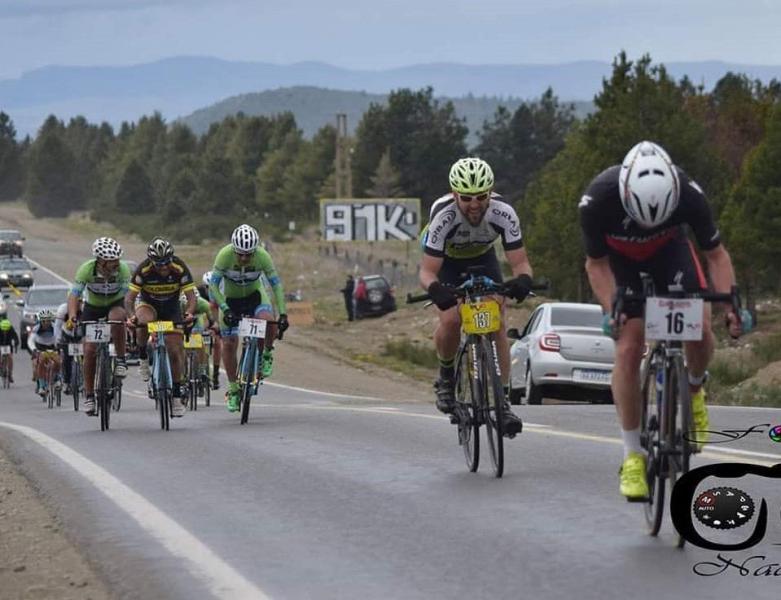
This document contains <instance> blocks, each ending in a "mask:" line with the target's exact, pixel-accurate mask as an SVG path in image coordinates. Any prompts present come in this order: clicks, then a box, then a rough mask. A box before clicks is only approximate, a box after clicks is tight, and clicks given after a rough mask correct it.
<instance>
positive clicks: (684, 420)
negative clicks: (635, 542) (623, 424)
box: [611, 277, 741, 548]
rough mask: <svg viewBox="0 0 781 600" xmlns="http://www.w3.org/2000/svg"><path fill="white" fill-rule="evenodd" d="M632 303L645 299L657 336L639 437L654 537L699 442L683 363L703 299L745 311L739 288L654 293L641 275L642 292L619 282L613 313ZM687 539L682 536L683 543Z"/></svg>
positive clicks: (696, 336)
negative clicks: (668, 499)
mask: <svg viewBox="0 0 781 600" xmlns="http://www.w3.org/2000/svg"><path fill="white" fill-rule="evenodd" d="M628 302H633V303H644V304H645V339H646V340H650V341H654V345H653V347H652V349H651V350H650V352H649V354H648V356H647V358H646V360H645V363H644V365H643V368H642V373H641V381H642V388H641V390H642V407H641V422H640V441H641V444H642V447H643V449H644V450H645V451H646V453H647V463H646V476H647V480H648V489H649V496H648V498H647V499H641V500H639V501H640V502H643V503H644V515H645V521H646V525H647V528H648V533H649V535H652V536H656V535H657V534H658V533H659V529H660V528H661V525H662V517H663V515H664V503H665V488H666V487H667V483H668V482H669V486H670V490H672V488H673V486H674V485H675V481H676V480H677V479H678V477H679V476H680V475H683V474H685V473H687V472H688V471H689V465H690V460H691V455H692V454H693V453H694V452H695V450H696V444H695V443H694V442H693V441H691V440H692V438H691V437H690V436H689V432H691V430H692V408H691V393H690V391H689V376H688V371H687V367H686V362H685V354H684V346H683V342H685V341H699V340H701V339H702V335H703V326H704V312H703V311H704V304H703V303H704V302H723V303H728V304H730V305H731V306H732V309H733V311H735V314H737V315H739V314H741V308H740V297H739V295H738V290H737V288H736V287H733V288H732V291H731V292H730V293H728V294H723V293H711V292H685V291H683V288H682V286H680V285H671V286H669V289H668V291H667V293H666V294H656V293H655V290H654V286H653V282H652V281H650V279H649V278H646V277H644V278H643V292H642V293H637V292H635V291H633V290H632V289H628V288H624V287H619V288H618V289H617V290H616V298H615V301H614V303H613V310H612V315H611V316H612V318H613V319H614V322H615V323H619V322H620V321H619V319H620V316H621V314H622V313H623V311H624V307H625V306H626V304H627V303H628ZM684 543H685V539H684V538H683V537H682V536H680V535H679V536H678V542H677V545H678V547H679V548H682V547H683V545H684Z"/></svg>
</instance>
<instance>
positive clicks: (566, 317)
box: [550, 306, 602, 328]
mask: <svg viewBox="0 0 781 600" xmlns="http://www.w3.org/2000/svg"><path fill="white" fill-rule="evenodd" d="M550 322H551V325H553V326H554V327H596V328H601V327H602V311H601V310H594V309H593V308H592V307H591V306H584V307H583V308H573V307H564V306H556V307H553V309H551V315H550Z"/></svg>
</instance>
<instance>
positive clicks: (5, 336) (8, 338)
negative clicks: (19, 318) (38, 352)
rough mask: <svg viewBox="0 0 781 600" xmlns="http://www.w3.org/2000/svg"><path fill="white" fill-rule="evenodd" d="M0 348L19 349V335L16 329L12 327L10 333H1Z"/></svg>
mask: <svg viewBox="0 0 781 600" xmlns="http://www.w3.org/2000/svg"><path fill="white" fill-rule="evenodd" d="M0 346H11V347H13V348H18V347H19V335H18V334H17V333H16V329H14V328H13V327H11V329H9V330H8V331H0Z"/></svg>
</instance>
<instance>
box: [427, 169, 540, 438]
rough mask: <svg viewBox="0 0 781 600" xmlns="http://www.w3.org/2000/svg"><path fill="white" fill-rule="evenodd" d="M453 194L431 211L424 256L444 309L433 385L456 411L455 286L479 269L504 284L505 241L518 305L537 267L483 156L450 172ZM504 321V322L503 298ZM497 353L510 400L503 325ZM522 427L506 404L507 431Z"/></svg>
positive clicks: (441, 405) (444, 407) (431, 290)
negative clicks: (501, 257)
mask: <svg viewBox="0 0 781 600" xmlns="http://www.w3.org/2000/svg"><path fill="white" fill-rule="evenodd" d="M449 179H450V189H451V192H450V193H449V194H446V195H444V196H442V197H441V198H439V199H438V200H437V201H436V202H434V204H433V205H432V207H431V216H430V219H429V223H428V225H427V226H426V228H425V229H424V231H423V258H422V259H421V262H420V284H421V286H423V289H425V290H426V291H427V292H428V294H429V296H431V299H432V300H433V302H434V304H436V306H437V308H438V309H439V325H438V326H437V329H436V331H435V332H434V345H435V346H436V350H437V356H438V358H439V379H438V380H437V381H436V382H435V384H434V387H435V389H436V395H437V408H438V409H439V410H440V411H442V412H443V413H452V412H453V408H454V405H455V381H454V377H455V365H454V361H455V357H456V353H457V352H458V345H459V342H460V340H461V317H460V315H459V313H458V310H457V308H456V305H457V304H458V300H457V298H456V295H455V294H454V293H453V288H454V287H457V286H459V285H461V284H462V283H464V281H465V280H466V279H467V277H468V276H467V275H466V270H467V268H469V267H475V266H480V267H483V269H484V274H485V275H486V276H488V277H490V278H491V279H492V280H494V281H495V282H496V283H502V271H501V268H500V266H499V261H498V260H497V258H496V251H495V250H494V243H495V242H496V240H497V239H499V238H501V240H502V247H503V248H504V253H505V256H506V257H507V262H509V263H510V268H511V270H512V274H513V278H512V279H510V280H508V281H507V282H505V285H506V286H508V289H509V292H510V294H509V295H510V296H511V297H512V298H514V299H516V300H518V301H520V300H523V299H524V298H526V296H527V295H528V294H529V292H530V290H531V286H532V279H531V276H532V268H531V265H530V264H529V258H528V256H527V255H526V249H525V248H524V247H523V237H522V235H521V225H520V222H519V220H518V215H517V214H516V213H515V210H514V209H513V207H512V206H510V205H509V204H507V203H506V202H504V201H503V200H502V198H501V196H500V195H499V194H497V193H495V192H494V191H493V189H494V174H493V171H492V170H491V167H490V166H489V165H488V163H487V162H485V161H484V160H481V159H479V158H462V159H460V160H458V161H456V162H455V163H454V164H453V166H452V167H451V168H450V177H449ZM498 301H499V302H500V303H501V304H502V307H503V308H502V319H503V320H504V299H503V298H499V299H498ZM496 345H497V354H498V356H499V364H500V368H501V371H502V383H503V384H504V388H505V396H508V395H509V389H508V388H509V377H510V345H509V342H508V340H507V332H506V329H505V327H504V324H503V325H502V327H501V329H500V330H499V331H497V333H496ZM522 428H523V424H522V422H521V419H520V417H518V416H517V415H515V414H514V413H513V412H512V411H511V410H510V404H509V402H505V406H504V433H505V435H506V436H508V437H513V436H515V435H516V434H518V433H520V432H521V430H522Z"/></svg>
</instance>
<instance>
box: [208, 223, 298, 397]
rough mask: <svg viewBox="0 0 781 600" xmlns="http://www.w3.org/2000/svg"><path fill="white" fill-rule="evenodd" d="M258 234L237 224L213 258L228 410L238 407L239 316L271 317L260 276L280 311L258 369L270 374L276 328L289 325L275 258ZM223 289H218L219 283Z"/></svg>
mask: <svg viewBox="0 0 781 600" xmlns="http://www.w3.org/2000/svg"><path fill="white" fill-rule="evenodd" d="M259 243H260V237H259V236H258V232H257V230H256V229H255V228H254V227H251V226H249V225H246V224H245V225H239V226H238V227H237V228H236V229H235V230H234V231H233V235H231V243H230V244H228V245H227V246H225V247H224V248H222V250H220V251H219V252H218V253H217V257H216V258H215V259H214V267H213V269H212V277H211V280H210V282H209V293H210V294H211V298H212V299H213V300H214V302H216V303H217V306H219V308H220V313H219V324H220V332H221V334H222V339H223V352H222V360H223V364H224V365H225V372H226V373H227V375H228V392H227V394H226V401H227V406H228V410H229V411H231V412H236V411H237V410H239V385H238V383H237V382H236V371H237V360H236V348H237V347H238V333H239V329H238V323H239V321H240V320H241V317H245V316H247V317H254V318H256V319H265V320H269V321H272V320H274V307H273V306H272V304H271V300H270V298H269V297H268V294H267V293H266V290H265V289H264V287H263V285H262V284H261V275H265V276H266V278H267V279H268V282H269V284H270V285H271V289H272V290H273V292H274V300H275V303H276V306H277V310H278V311H279V318H278V319H277V321H278V323H279V325H278V326H277V325H272V324H269V326H268V328H267V330H266V331H267V333H266V341H265V349H264V351H263V361H262V366H261V372H262V375H263V377H269V376H270V375H271V371H272V364H273V358H272V350H273V344H274V340H275V339H276V333H277V330H279V333H284V332H285V330H286V329H287V328H288V326H289V325H288V320H287V314H286V308H285V291H284V290H283V289H282V282H281V281H280V279H279V275H277V270H276V269H275V268H274V261H273V260H271V256H270V255H269V253H268V252H266V251H265V250H264V249H263V248H259V247H258V244H259ZM221 285H222V287H223V288H224V291H223V290H221V289H220V286H221Z"/></svg>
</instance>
